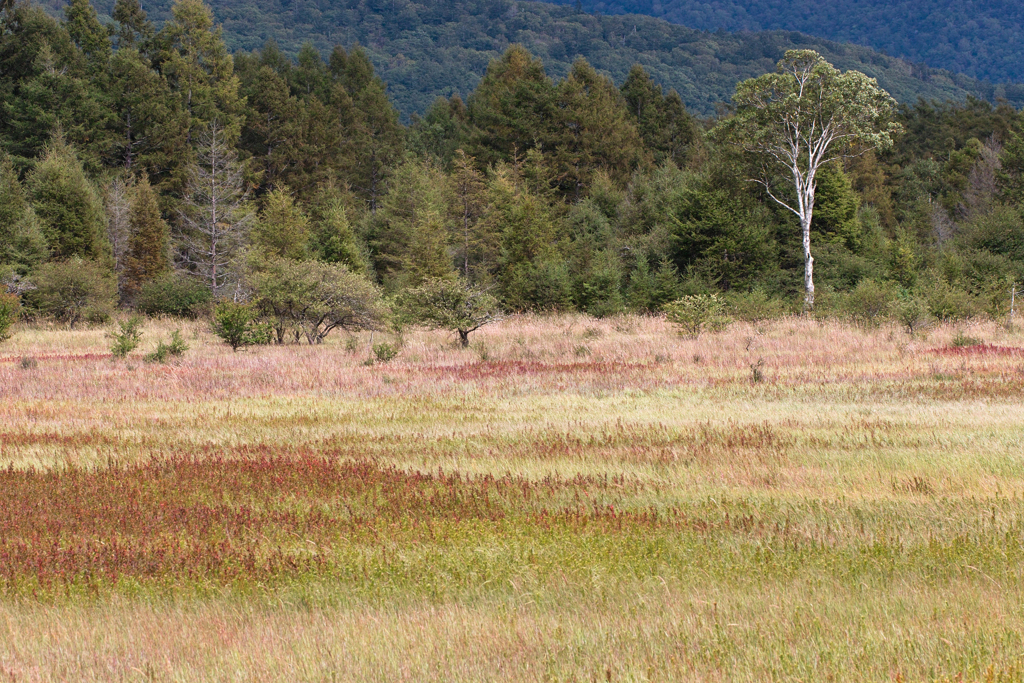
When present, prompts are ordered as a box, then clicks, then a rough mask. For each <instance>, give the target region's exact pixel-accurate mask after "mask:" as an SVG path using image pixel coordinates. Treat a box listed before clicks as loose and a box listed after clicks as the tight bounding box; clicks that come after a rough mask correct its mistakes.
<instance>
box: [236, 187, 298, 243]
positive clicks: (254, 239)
mask: <svg viewBox="0 0 1024 683" xmlns="http://www.w3.org/2000/svg"><path fill="white" fill-rule="evenodd" d="M308 227H309V219H308V218H306V216H305V214H303V213H302V210H301V209H299V207H297V206H295V200H294V199H292V197H291V195H290V194H289V193H288V188H286V187H279V188H276V189H274V190H273V191H272V192H270V193H269V194H267V196H266V197H264V200H263V211H262V213H261V214H260V217H259V220H258V221H257V222H256V224H255V226H253V229H252V232H251V234H250V241H251V243H252V246H253V248H255V250H256V253H257V254H259V255H260V256H262V257H263V258H266V259H271V258H288V259H295V260H302V259H304V258H306V255H307V251H306V242H307V240H308Z"/></svg>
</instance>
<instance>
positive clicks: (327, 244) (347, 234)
mask: <svg viewBox="0 0 1024 683" xmlns="http://www.w3.org/2000/svg"><path fill="white" fill-rule="evenodd" d="M348 213H349V212H348V210H347V209H346V206H345V198H344V197H343V195H342V193H341V192H340V191H339V190H338V189H337V188H336V187H335V186H334V185H333V184H330V183H328V184H324V185H322V186H321V187H320V188H319V190H318V192H317V195H316V197H315V198H314V200H313V204H312V209H311V211H310V214H311V218H312V221H311V223H312V234H311V236H310V251H311V252H312V254H313V255H314V256H315V257H316V258H317V259H319V260H321V261H325V262H327V263H340V264H342V265H345V266H348V268H349V270H351V271H353V272H357V273H362V272H365V271H366V258H365V256H364V255H363V248H362V246H361V244H360V242H359V238H358V237H356V234H355V231H354V230H353V229H352V226H351V224H350V222H349V220H348Z"/></svg>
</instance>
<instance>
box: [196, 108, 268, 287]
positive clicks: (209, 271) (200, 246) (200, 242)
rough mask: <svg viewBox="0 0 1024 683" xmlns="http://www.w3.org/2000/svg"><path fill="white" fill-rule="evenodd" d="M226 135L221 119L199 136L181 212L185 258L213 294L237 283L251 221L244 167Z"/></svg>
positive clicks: (197, 276)
mask: <svg viewBox="0 0 1024 683" xmlns="http://www.w3.org/2000/svg"><path fill="white" fill-rule="evenodd" d="M226 137H227V136H226V134H225V132H224V130H223V129H222V128H221V127H220V126H219V125H218V124H217V122H213V123H211V124H210V125H209V126H208V127H207V129H206V130H205V131H204V132H203V133H202V134H201V135H200V136H199V144H198V146H197V147H198V148H197V150H196V157H197V158H196V161H194V162H193V163H192V164H190V165H189V167H188V168H187V172H186V178H187V180H186V186H185V187H186V189H185V197H184V200H183V202H182V204H181V207H180V208H179V210H178V218H179V232H178V236H179V245H180V255H181V258H182V260H183V261H184V262H185V263H186V264H187V265H188V266H189V271H190V272H191V273H192V275H194V276H195V277H196V278H197V279H198V280H199V281H201V282H202V283H203V284H205V285H206V287H208V288H209V290H210V292H211V293H212V294H213V295H214V296H218V295H226V294H228V293H229V292H230V291H231V289H232V287H234V285H235V284H237V276H238V268H237V266H238V265H239V264H238V263H237V257H238V255H239V250H240V249H241V247H242V245H243V244H244V241H245V232H246V230H247V228H248V226H249V224H250V222H251V220H252V214H251V211H250V209H249V205H248V202H247V199H248V193H247V191H246V189H245V182H244V178H243V169H242V165H241V164H240V163H239V161H238V154H237V153H236V152H235V150H234V149H233V148H232V147H231V146H230V145H228V143H227V142H226V140H225V138H226Z"/></svg>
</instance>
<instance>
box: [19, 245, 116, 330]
mask: <svg viewBox="0 0 1024 683" xmlns="http://www.w3.org/2000/svg"><path fill="white" fill-rule="evenodd" d="M31 280H32V283H33V284H34V285H35V289H32V290H31V291H28V292H26V293H25V298H26V300H27V301H28V303H29V304H30V305H31V306H32V307H33V308H35V309H36V310H38V311H39V312H40V313H42V314H44V315H50V316H53V317H54V318H55V319H56V320H58V321H60V322H62V323H66V324H67V325H68V327H72V328H73V327H74V326H75V325H76V324H78V323H79V322H81V321H82V320H88V321H89V322H102V321H104V320H106V319H107V318H109V317H110V312H111V311H112V310H113V309H114V305H115V304H116V302H117V282H116V280H115V279H114V276H113V275H111V273H110V271H109V270H108V269H107V268H105V267H104V266H102V265H100V264H99V263H97V262H96V261H87V260H84V259H82V258H79V257H78V256H75V257H72V258H70V259H68V260H67V261H51V262H48V263H44V264H43V265H41V266H39V267H38V268H36V269H35V270H33V271H32V273H31Z"/></svg>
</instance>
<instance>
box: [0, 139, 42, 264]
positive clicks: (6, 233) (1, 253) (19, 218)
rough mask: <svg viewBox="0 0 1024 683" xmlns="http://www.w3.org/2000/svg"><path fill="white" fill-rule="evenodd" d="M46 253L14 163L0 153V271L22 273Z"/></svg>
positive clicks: (37, 224) (39, 261)
mask: <svg viewBox="0 0 1024 683" xmlns="http://www.w3.org/2000/svg"><path fill="white" fill-rule="evenodd" d="M46 256H47V248H46V238H45V237H44V236H43V231H42V227H41V226H40V223H39V219H38V218H37V217H36V214H35V211H33V210H32V207H30V206H29V205H28V202H27V201H25V192H24V190H23V189H22V187H21V183H20V182H18V174H17V172H16V171H15V170H14V165H13V164H11V160H10V159H9V158H7V157H6V156H3V155H0V275H2V274H3V273H2V271H4V270H7V269H13V270H14V271H15V272H17V273H18V274H19V275H25V274H26V273H27V272H28V271H29V270H30V269H31V268H32V267H33V266H35V265H37V264H39V263H42V262H43V261H44V260H45V259H46Z"/></svg>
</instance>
